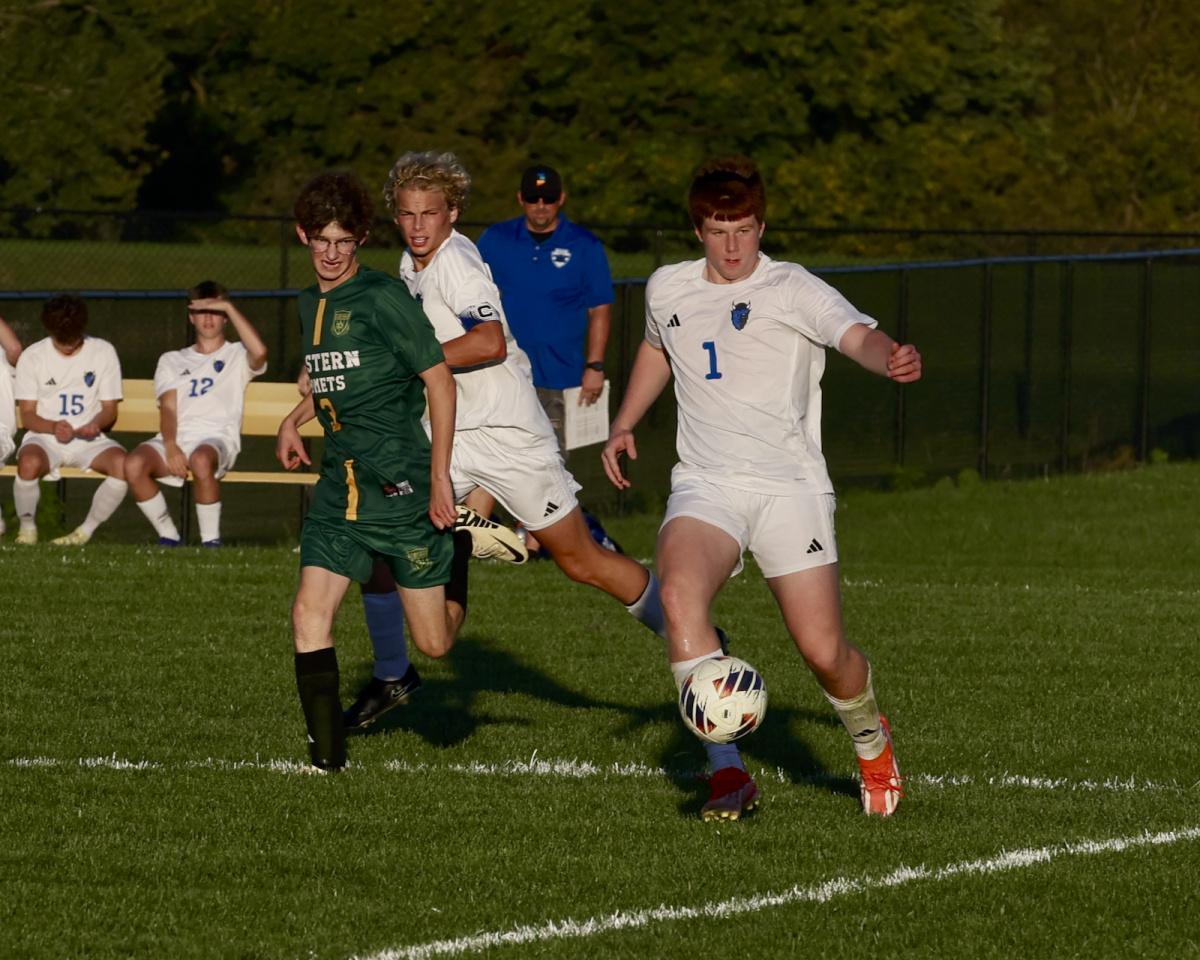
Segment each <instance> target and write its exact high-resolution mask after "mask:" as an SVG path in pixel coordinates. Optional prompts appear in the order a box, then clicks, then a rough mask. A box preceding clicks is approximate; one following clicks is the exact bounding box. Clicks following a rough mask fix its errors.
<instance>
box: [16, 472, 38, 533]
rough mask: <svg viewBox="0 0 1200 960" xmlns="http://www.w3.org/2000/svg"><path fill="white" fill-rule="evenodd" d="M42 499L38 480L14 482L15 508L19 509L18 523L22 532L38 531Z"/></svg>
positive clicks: (17, 480)
mask: <svg viewBox="0 0 1200 960" xmlns="http://www.w3.org/2000/svg"><path fill="white" fill-rule="evenodd" d="M41 497H42V491H41V488H40V487H39V486H38V482H37V481H36V480H22V479H21V478H20V477H17V478H16V479H15V480H13V506H15V507H16V508H17V521H18V522H19V523H20V524H21V529H22V530H36V529H37V507H38V500H40V499H41Z"/></svg>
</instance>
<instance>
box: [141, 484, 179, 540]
mask: <svg viewBox="0 0 1200 960" xmlns="http://www.w3.org/2000/svg"><path fill="white" fill-rule="evenodd" d="M138 509H139V510H141V511H142V513H144V514H145V515H146V519H147V520H149V521H150V523H151V525H152V526H153V527H154V529H155V531H157V533H158V535H159V536H160V537H166V538H167V539H168V540H178V539H179V529H178V528H177V527H176V526H175V521H174V520H172V519H171V510H170V508H169V507H168V506H167V498H166V497H164V496H163V495H162V491H161V490H159V491H158V492H157V493H155V494H154V496H152V497H151V498H150V499H149V500H142V501H140V502H139V503H138Z"/></svg>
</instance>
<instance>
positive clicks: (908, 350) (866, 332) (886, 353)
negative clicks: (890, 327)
mask: <svg viewBox="0 0 1200 960" xmlns="http://www.w3.org/2000/svg"><path fill="white" fill-rule="evenodd" d="M837 348H838V351H839V352H840V353H842V354H844V355H845V356H847V357H849V358H850V359H851V360H853V361H854V362H855V363H857V364H858V365H859V366H861V367H863V368H864V369H866V370H870V371H871V372H872V373H877V374H879V375H880V376H881V377H887V378H888V379H889V380H895V381H896V382H897V383H913V382H914V381H916V380H920V379H921V372H922V370H921V354H920V352H919V351H918V350H917V348H916V347H914V346H913V345H912V344H911V343H904V344H900V343H897V342H896V341H895V340H893V339H892V338H891V337H889V336H888V335H887V334H886V333H884V332H883V331H882V330H874V329H872V328H871V327H868V326H867V325H866V324H863V323H856V324H853V325H852V326H851V327H850V328H849V329H848V330H847V331H846V332H845V333H844V334H842V339H841V342H840V343H838V345H837Z"/></svg>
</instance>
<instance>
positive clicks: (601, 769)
mask: <svg viewBox="0 0 1200 960" xmlns="http://www.w3.org/2000/svg"><path fill="white" fill-rule="evenodd" d="M5 765H7V766H9V767H16V768H18V769H27V770H29V769H36V770H46V769H61V770H67V769H84V770H119V771H133V772H140V771H153V772H158V771H162V772H170V771H176V770H216V771H237V770H267V771H272V772H275V773H289V774H290V773H301V772H304V771H306V770H307V769H308V764H306V763H304V762H302V761H298V760H278V759H264V758H261V757H255V758H254V759H251V760H227V759H220V758H215V757H207V758H205V759H203V760H145V759H143V760H135V759H128V758H123V757H118V756H117V755H116V754H112V755H109V756H98V757H74V758H67V759H60V758H56V757H45V756H35V757H10V758H8V759H7V760H5ZM348 770H349V771H350V772H354V771H357V770H365V771H371V770H385V771H388V772H391V773H401V774H422V773H454V774H462V775H465V776H478V777H506V776H523V777H529V776H537V777H547V778H559V779H565V780H584V779H599V780H622V779H643V780H647V779H653V780H690V779H694V778H695V777H696V776H698V775H699V774H700V773H701V772H702V771H700V770H697V769H685V768H676V769H669V768H666V767H656V766H651V765H649V764H644V763H637V762H629V763H621V762H613V763H606V764H601V763H593V762H591V761H588V760H579V759H570V760H568V759H543V758H540V757H538V755H537V754H536V753H534V754H533V755H532V756H531V757H529V759H527V760H503V761H499V762H496V763H483V762H481V761H469V762H463V763H454V762H451V763H425V762H412V761H408V760H384V761H382V762H379V763H362V762H358V761H351V763H350V766H349V767H348ZM753 774H754V777H755V779H757V780H758V781H759V782H762V783H782V784H792V785H795V786H821V785H824V784H828V783H832V782H839V781H842V780H845V779H846V778H847V777H851V776H853V775H852V774H851V773H850V772H849V771H847V772H843V773H822V774H813V775H810V776H799V777H793V776H792V775H791V774H789V773H787V772H786V771H785V770H783V769H782V768H780V767H776V768H774V769H771V768H765V767H764V768H759V769H756V770H754V771H753ZM904 780H905V782H906V783H908V784H910V785H913V786H922V787H931V788H935V789H936V788H947V787H969V786H987V787H1009V788H1020V789H1026V790H1046V791H1053V790H1062V791H1065V792H1083V793H1156V792H1171V791H1186V790H1195V789H1200V781H1197V782H1195V783H1190V784H1189V783H1181V782H1179V781H1177V780H1145V779H1139V778H1137V777H1106V778H1104V779H1085V780H1075V779H1072V778H1070V777H1040V776H1030V775H1027V774H1019V773H1010V772H1008V771H1005V772H1003V773H996V774H987V775H974V774H953V773H943V774H931V773H912V774H905V776H904Z"/></svg>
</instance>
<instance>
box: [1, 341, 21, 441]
mask: <svg viewBox="0 0 1200 960" xmlns="http://www.w3.org/2000/svg"><path fill="white" fill-rule="evenodd" d="M15 376H16V371H15V370H14V369H13V368H12V364H10V363H9V362H8V357H6V356H4V354H3V353H0V463H3V462H4V461H5V460H7V459H8V455H9V454H10V453H12V452H13V437H15V436H16V435H17V402H16V398H15V397H14V395H13V378H14V377H15Z"/></svg>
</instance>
